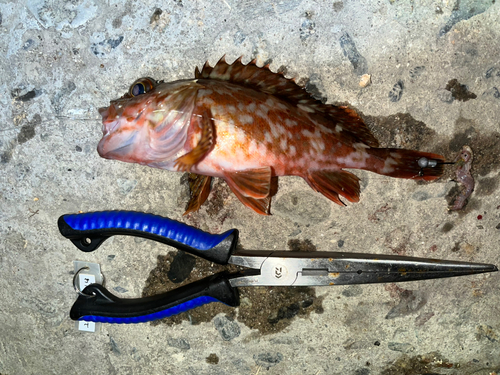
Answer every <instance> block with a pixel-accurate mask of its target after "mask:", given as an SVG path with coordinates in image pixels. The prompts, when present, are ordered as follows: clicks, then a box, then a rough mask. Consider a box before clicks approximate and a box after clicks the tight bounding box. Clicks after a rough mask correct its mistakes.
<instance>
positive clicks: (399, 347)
mask: <svg viewBox="0 0 500 375" xmlns="http://www.w3.org/2000/svg"><path fill="white" fill-rule="evenodd" d="M387 346H388V348H389V350H393V351H395V352H401V353H411V352H413V351H415V348H414V347H413V346H412V345H411V344H408V343H402V342H390V343H389V344H388V345H387Z"/></svg>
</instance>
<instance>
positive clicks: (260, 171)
mask: <svg viewBox="0 0 500 375" xmlns="http://www.w3.org/2000/svg"><path fill="white" fill-rule="evenodd" d="M271 176H272V172H271V167H262V168H255V169H245V170H243V171H237V172H224V179H225V180H226V182H227V184H228V185H229V187H230V188H231V190H232V191H235V190H237V191H239V192H240V193H241V195H243V196H245V197H250V198H256V199H262V198H266V197H268V196H269V192H270V190H271Z"/></svg>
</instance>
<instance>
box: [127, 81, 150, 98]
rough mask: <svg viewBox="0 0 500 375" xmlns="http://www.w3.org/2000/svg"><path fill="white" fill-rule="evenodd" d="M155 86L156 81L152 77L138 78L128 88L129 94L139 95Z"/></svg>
mask: <svg viewBox="0 0 500 375" xmlns="http://www.w3.org/2000/svg"><path fill="white" fill-rule="evenodd" d="M155 86H156V81H155V80H154V79H152V78H149V77H146V78H140V79H138V80H137V81H135V82H134V83H132V85H131V86H130V89H129V92H128V93H129V94H130V96H139V95H142V94H145V93H147V92H149V91H151V90H152V89H153V88H154V87H155Z"/></svg>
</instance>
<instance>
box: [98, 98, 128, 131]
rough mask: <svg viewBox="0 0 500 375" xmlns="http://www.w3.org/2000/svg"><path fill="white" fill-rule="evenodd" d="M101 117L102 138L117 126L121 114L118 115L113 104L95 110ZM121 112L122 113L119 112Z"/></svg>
mask: <svg viewBox="0 0 500 375" xmlns="http://www.w3.org/2000/svg"><path fill="white" fill-rule="evenodd" d="M97 111H98V112H99V114H100V115H101V117H102V133H103V135H104V136H106V135H108V134H110V133H112V132H113V131H114V130H115V129H116V127H117V126H118V124H119V122H120V121H119V119H120V116H121V113H118V111H117V110H116V107H115V105H114V104H113V103H110V106H109V107H101V108H99V109H98V110H97ZM120 112H122V111H120Z"/></svg>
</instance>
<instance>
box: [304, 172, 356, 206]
mask: <svg viewBox="0 0 500 375" xmlns="http://www.w3.org/2000/svg"><path fill="white" fill-rule="evenodd" d="M306 181H307V182H308V184H309V185H310V186H311V187H312V188H313V189H314V190H316V191H317V192H319V193H321V194H323V195H324V196H325V197H327V198H328V199H330V200H332V201H334V202H335V203H337V204H340V205H341V206H345V204H344V203H343V202H342V201H341V200H340V199H339V195H341V196H343V197H345V198H346V199H347V200H348V201H349V202H358V201H359V193H360V188H359V178H358V177H357V176H355V175H354V174H352V173H349V172H346V171H313V172H309V173H308V175H307V178H306Z"/></svg>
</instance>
